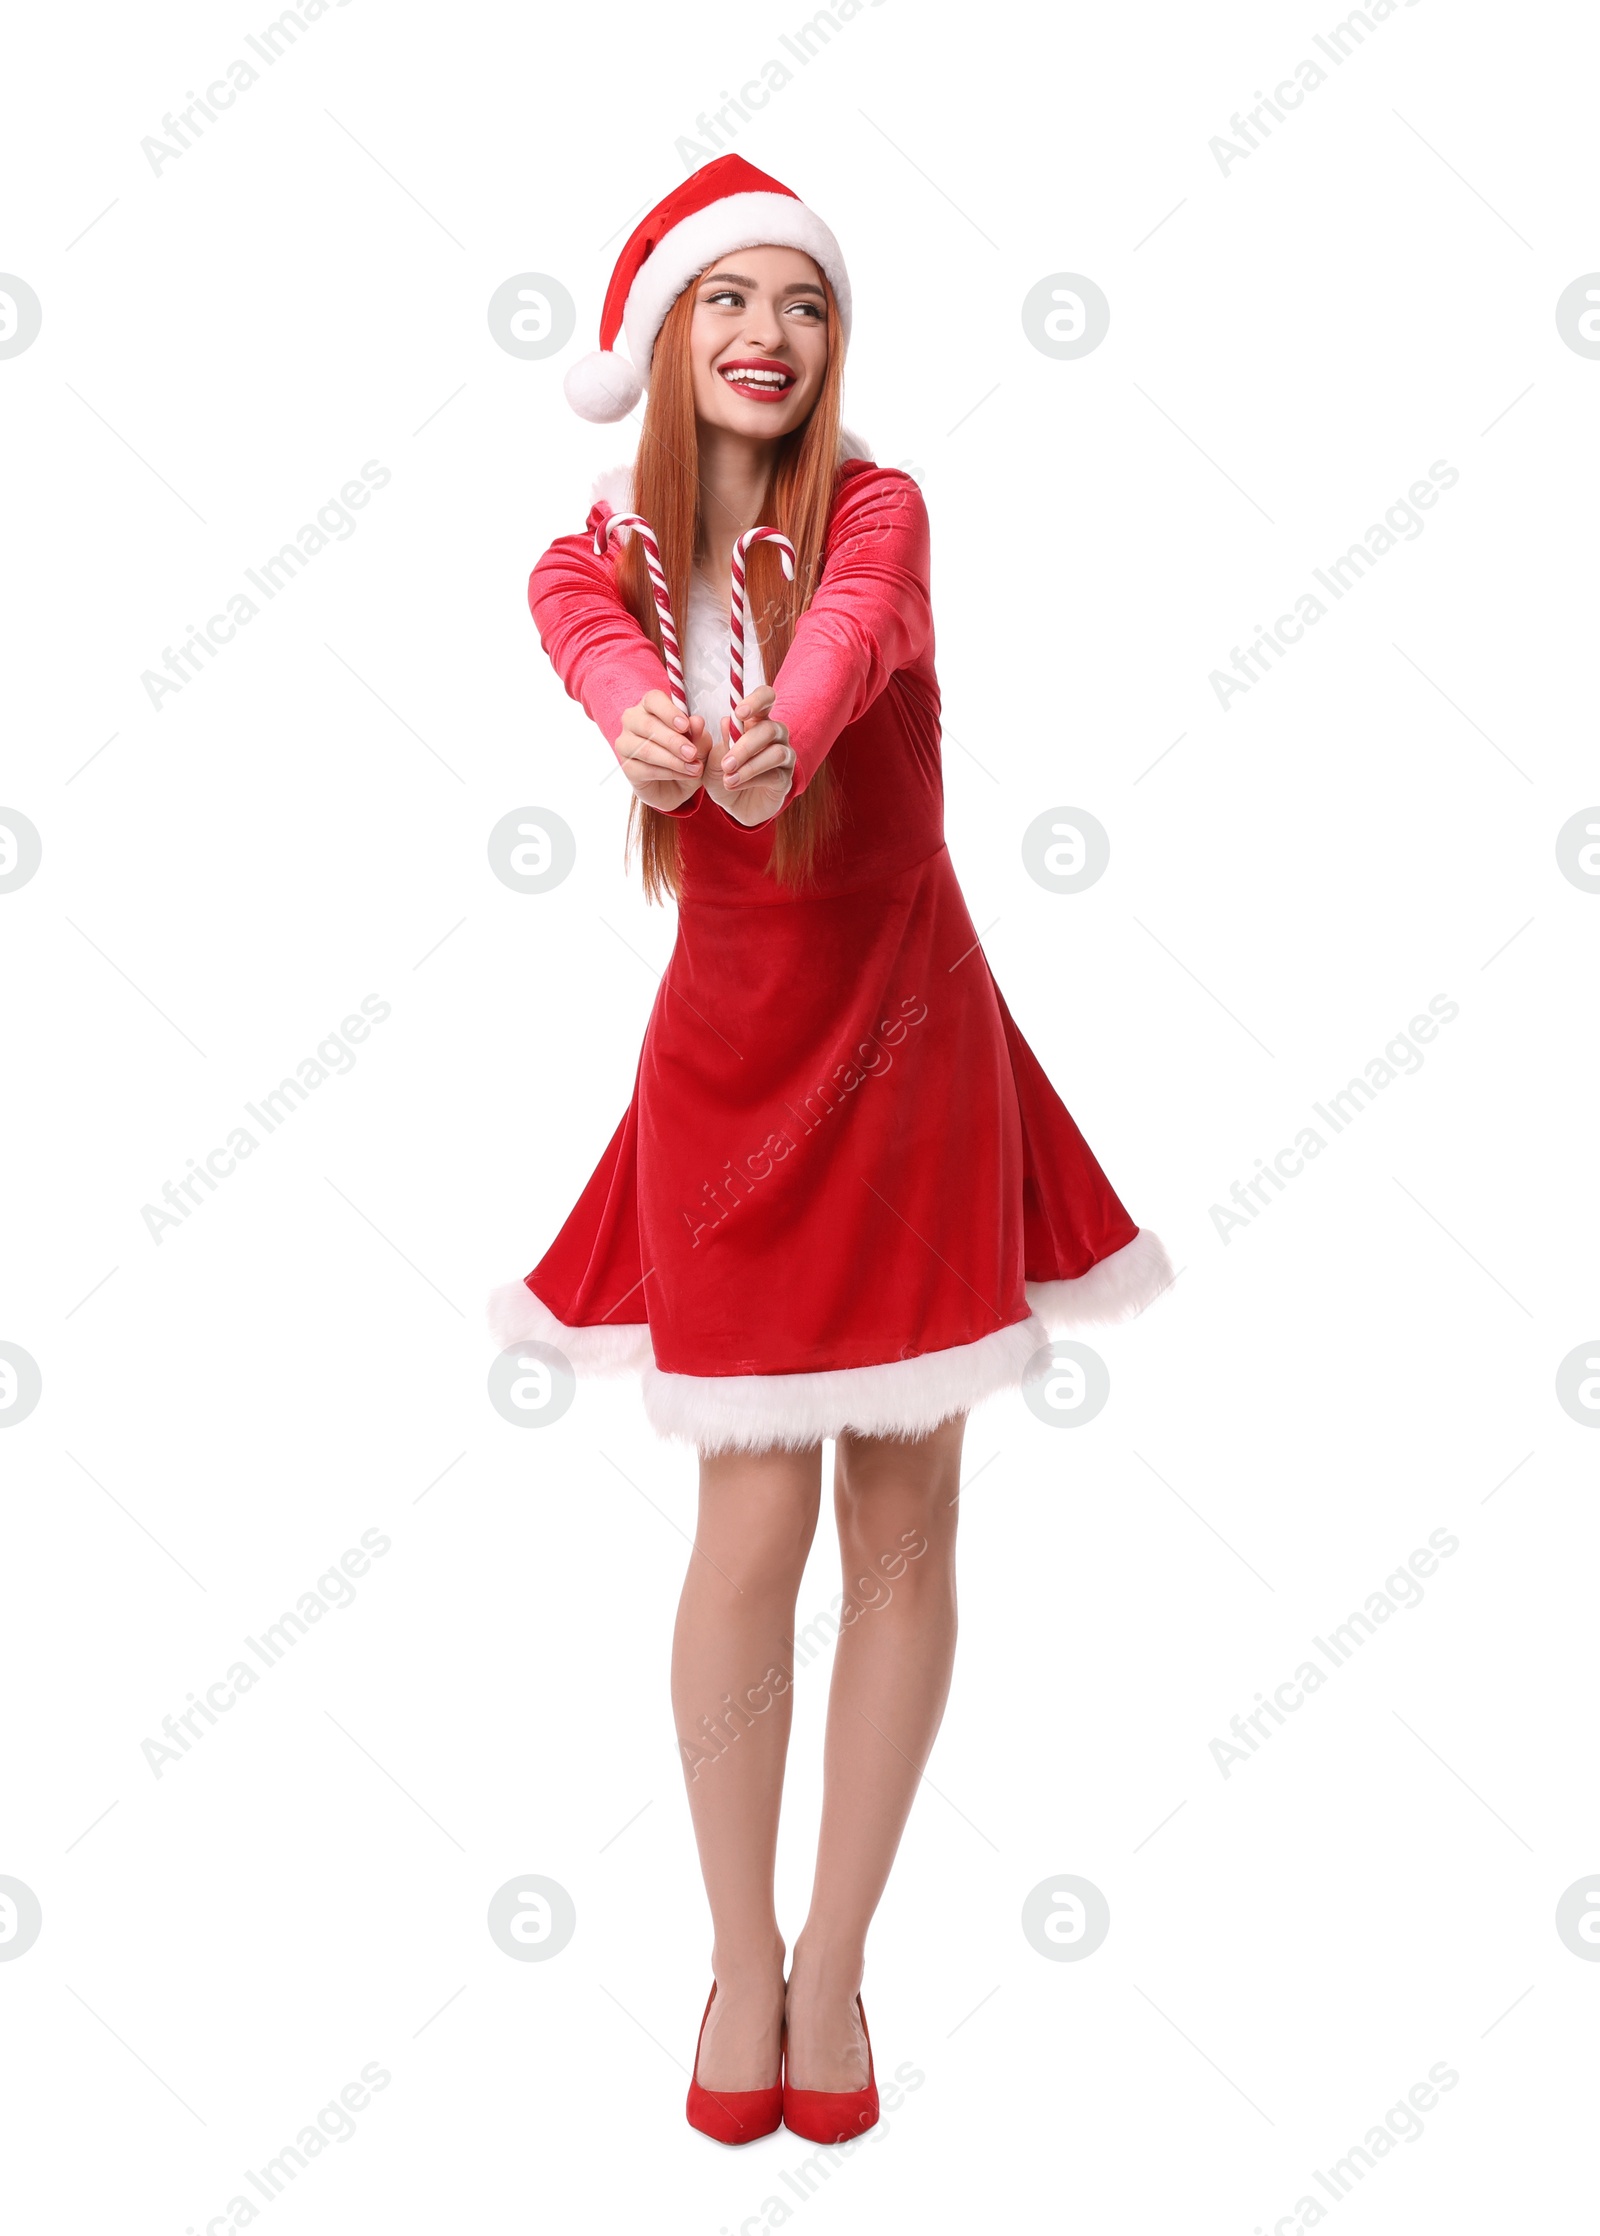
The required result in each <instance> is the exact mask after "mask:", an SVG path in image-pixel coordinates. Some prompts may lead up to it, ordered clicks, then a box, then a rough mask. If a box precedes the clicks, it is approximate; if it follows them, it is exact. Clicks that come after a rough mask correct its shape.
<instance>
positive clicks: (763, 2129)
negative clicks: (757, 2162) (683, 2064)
mask: <svg viewBox="0 0 1600 2236" xmlns="http://www.w3.org/2000/svg"><path fill="white" fill-rule="evenodd" d="M716 1993H717V1983H716V1981H715V1980H713V1981H712V1983H711V1993H710V1995H708V1996H707V1997H706V2007H705V2009H704V2011H702V2012H701V2014H700V2032H699V2034H698V2035H696V2037H695V2045H694V2072H693V2074H692V2075H691V2076H690V2080H689V2101H688V2105H687V2107H686V2109H687V2112H688V2119H689V2125H690V2126H691V2127H697V2128H698V2129H699V2130H700V2133H701V2134H702V2135H709V2136H710V2137H711V2139H712V2141H713V2142H714V2143H753V2142H755V2140H756V2139H757V2137H758V2136H761V2135H771V2134H772V2133H773V2132H774V2130H775V2129H776V2128H777V2127H778V2126H779V2125H780V2124H781V2122H782V2120H783V2101H784V2098H783V2078H782V2075H783V2048H784V2035H785V2031H786V2030H785V2029H782V2028H780V2030H779V2036H778V2075H779V2078H778V2079H777V2080H775V2081H774V2082H773V2084H772V2086H771V2088H739V2089H708V2088H702V2087H701V2085H700V2044H701V2042H702V2041H703V2040H704V2039H705V2031H706V2020H707V2019H708V2018H710V2016H711V2006H712V2003H713V2002H714V2001H715V1999H716ZM873 2116H874V2118H876V2116H877V2115H876V2113H874V2115H873Z"/></svg>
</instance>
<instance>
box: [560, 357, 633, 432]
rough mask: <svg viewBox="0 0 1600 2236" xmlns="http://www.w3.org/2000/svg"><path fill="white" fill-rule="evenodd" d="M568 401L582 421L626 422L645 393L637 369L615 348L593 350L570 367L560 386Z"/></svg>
mask: <svg viewBox="0 0 1600 2236" xmlns="http://www.w3.org/2000/svg"><path fill="white" fill-rule="evenodd" d="M561 386H562V390H563V392H564V393H565V395H566V399H567V402H568V403H569V404H570V405H571V406H572V408H573V410H574V411H575V412H576V413H577V414H578V416H579V417H580V418H581V419H592V420H596V421H599V422H602V423H603V422H605V421H608V420H612V419H626V418H627V416H628V414H629V412H631V411H632V409H633V407H634V405H635V404H636V403H637V402H638V401H639V398H640V397H641V396H642V395H643V394H644V382H643V381H642V380H641V379H640V377H639V374H638V371H637V369H636V368H635V367H634V366H632V365H630V364H629V363H628V360H627V359H626V358H625V357H622V356H619V355H618V353H617V351H616V350H614V349H595V350H591V351H590V352H589V354H588V356H587V357H580V358H579V359H578V360H577V362H576V363H575V364H572V365H569V366H568V367H567V377H566V379H565V380H564V381H563V382H562V383H561Z"/></svg>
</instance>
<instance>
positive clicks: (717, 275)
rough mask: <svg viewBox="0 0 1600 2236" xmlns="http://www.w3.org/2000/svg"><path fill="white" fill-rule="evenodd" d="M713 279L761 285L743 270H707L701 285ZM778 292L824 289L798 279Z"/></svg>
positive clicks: (806, 292)
mask: <svg viewBox="0 0 1600 2236" xmlns="http://www.w3.org/2000/svg"><path fill="white" fill-rule="evenodd" d="M713 280H718V281H725V282H728V283H731V285H733V286H734V287H759V286H760V284H761V282H760V281H759V280H753V279H747V278H746V277H745V275H744V273H743V272H705V273H702V275H701V279H700V285H701V286H702V287H707V286H709V285H710V284H711V282H712V281H713ZM776 292H777V293H778V294H780V295H820V294H821V293H822V290H821V288H820V287H818V286H816V285H815V284H814V283H813V282H812V281H811V280H796V281H795V283H794V285H793V287H780V288H778V289H777V290H776Z"/></svg>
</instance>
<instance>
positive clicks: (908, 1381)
mask: <svg viewBox="0 0 1600 2236" xmlns="http://www.w3.org/2000/svg"><path fill="white" fill-rule="evenodd" d="M1049 1340H1050V1338H1049V1336H1048V1335H1047V1334H1046V1332H1045V1330H1044V1328H1043V1327H1042V1326H1041V1324H1040V1323H1039V1321H1037V1320H1036V1319H1034V1317H1033V1315H1032V1314H1031V1313H1030V1314H1029V1316H1028V1318H1027V1319H1026V1320H1018V1321H1016V1322H1015V1323H1014V1324H1013V1325H1012V1326H1011V1327H1009V1328H996V1330H995V1331H994V1333H993V1335H984V1336H980V1337H979V1338H978V1340H977V1342H976V1343H958V1344H956V1345H955V1346H954V1347H953V1348H952V1349H950V1350H948V1351H924V1352H923V1353H922V1355H921V1356H920V1357H919V1358H915V1359H888V1360H885V1361H884V1363H883V1364H882V1365H881V1366H846V1367H836V1368H834V1369H833V1370H832V1371H831V1372H826V1373H821V1374H663V1373H662V1371H661V1369H660V1368H659V1367H655V1366H651V1367H646V1369H645V1371H644V1373H643V1375H642V1376H641V1377H640V1387H641V1390H642V1393H643V1396H644V1410H645V1415H646V1418H647V1419H648V1420H649V1423H650V1426H651V1427H652V1428H653V1429H654V1430H655V1431H656V1433H657V1435H658V1436H668V1437H672V1438H675V1439H676V1440H677V1441H678V1442H680V1443H683V1444H693V1445H695V1446H696V1447H697V1448H698V1449H699V1450H700V1451H702V1452H764V1451H767V1450H769V1449H770V1448H771V1447H772V1446H773V1445H775V1444H781V1445H785V1446H788V1447H791V1448H794V1449H800V1448H803V1447H804V1446H806V1445H808V1444H820V1443H821V1442H822V1440H823V1438H824V1437H827V1436H838V1435H839V1434H840V1432H841V1431H842V1430H844V1429H854V1430H855V1432H856V1433H857V1435H859V1436H926V1435H928V1434H929V1432H930V1431H931V1430H933V1429H936V1428H937V1427H938V1426H939V1424H940V1422H941V1421H948V1420H949V1419H950V1418H951V1417H952V1415H954V1414H957V1413H967V1412H970V1411H971V1409H972V1408H973V1406H975V1405H981V1404H982V1403H983V1401H984V1399H985V1398H990V1397H994V1396H995V1395H996V1394H997V1393H998V1392H999V1391H1001V1390H1011V1389H1015V1388H1017V1387H1018V1385H1019V1384H1020V1383H1021V1382H1022V1380H1023V1378H1024V1374H1025V1370H1026V1368H1027V1366H1028V1363H1029V1361H1030V1360H1031V1359H1032V1358H1033V1357H1034V1355H1035V1354H1036V1353H1037V1352H1039V1351H1040V1350H1042V1349H1044V1348H1045V1347H1046V1346H1047V1345H1048V1343H1049ZM1042 1371H1043V1369H1042V1368H1041V1372H1042Z"/></svg>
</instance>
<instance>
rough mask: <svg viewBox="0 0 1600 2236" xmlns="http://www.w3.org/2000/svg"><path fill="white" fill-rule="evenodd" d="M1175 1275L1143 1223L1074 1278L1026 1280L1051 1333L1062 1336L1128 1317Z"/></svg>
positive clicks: (1156, 1239) (1030, 1296)
mask: <svg viewBox="0 0 1600 2236" xmlns="http://www.w3.org/2000/svg"><path fill="white" fill-rule="evenodd" d="M1176 1279H1177V1275H1176V1274H1175V1273H1174V1272H1173V1270H1172V1260H1171V1259H1170V1258H1169V1257H1168V1256H1167V1253H1166V1249H1165V1247H1164V1246H1163V1244H1162V1241H1161V1237H1160V1236H1159V1235H1154V1234H1152V1233H1151V1232H1150V1230H1149V1228H1148V1227H1141V1228H1140V1229H1139V1232H1138V1233H1137V1234H1136V1235H1135V1236H1134V1238H1133V1240H1132V1241H1131V1242H1125V1243H1124V1244H1123V1246H1122V1248H1121V1249H1120V1250H1113V1251H1112V1253H1111V1255H1110V1257H1109V1258H1102V1259H1101V1260H1100V1263H1099V1264H1098V1265H1094V1266H1091V1267H1090V1268H1089V1270H1088V1272H1087V1273H1080V1274H1079V1276H1078V1278H1077V1280H1076V1281H1030V1282H1028V1283H1027V1285H1026V1286H1027V1292H1028V1302H1029V1304H1031V1305H1032V1307H1033V1309H1034V1311H1035V1312H1036V1313H1037V1314H1038V1316H1039V1318H1040V1319H1041V1320H1042V1321H1043V1322H1044V1324H1045V1326H1046V1327H1047V1328H1048V1329H1049V1330H1050V1333H1051V1334H1052V1335H1060V1334H1061V1333H1062V1332H1063V1331H1064V1330H1065V1329H1067V1328H1078V1327H1104V1326H1106V1325H1107V1324H1108V1323H1110V1322H1112V1321H1116V1320H1132V1319H1134V1318H1135V1317H1136V1316H1137V1315H1138V1314H1139V1313H1141V1312H1142V1311H1143V1310H1144V1309H1145V1306H1146V1305H1148V1304H1153V1303H1154V1302H1155V1300H1156V1298H1157V1297H1158V1296H1160V1295H1161V1293H1162V1291H1163V1290H1165V1289H1170V1288H1171V1286H1172V1284H1173V1282H1174V1281H1175V1280H1176Z"/></svg>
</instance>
